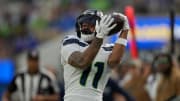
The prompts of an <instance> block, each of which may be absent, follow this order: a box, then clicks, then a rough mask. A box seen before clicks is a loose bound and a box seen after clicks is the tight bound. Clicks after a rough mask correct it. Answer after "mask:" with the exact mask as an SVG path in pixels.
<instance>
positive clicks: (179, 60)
mask: <svg viewBox="0 0 180 101" xmlns="http://www.w3.org/2000/svg"><path fill="white" fill-rule="evenodd" d="M177 62H178V66H179V69H180V55H179V56H178V57H177Z"/></svg>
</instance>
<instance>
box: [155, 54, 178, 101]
mask: <svg viewBox="0 0 180 101" xmlns="http://www.w3.org/2000/svg"><path fill="white" fill-rule="evenodd" d="M155 60H156V61H155V66H156V69H157V72H158V73H160V76H161V79H160V82H159V84H158V87H157V96H156V100H155V101H174V100H175V101H178V99H179V98H178V97H179V96H180V86H179V85H180V71H179V69H178V68H177V67H174V64H173V60H172V57H171V55H170V54H164V53H162V54H158V55H157V56H156V57H155Z"/></svg>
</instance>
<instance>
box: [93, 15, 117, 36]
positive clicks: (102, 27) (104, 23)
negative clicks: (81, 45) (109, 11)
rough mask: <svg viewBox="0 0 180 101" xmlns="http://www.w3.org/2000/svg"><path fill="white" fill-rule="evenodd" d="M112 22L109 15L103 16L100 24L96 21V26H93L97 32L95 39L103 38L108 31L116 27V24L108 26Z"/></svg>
mask: <svg viewBox="0 0 180 101" xmlns="http://www.w3.org/2000/svg"><path fill="white" fill-rule="evenodd" d="M113 21H114V19H113V18H112V17H111V16H110V15H105V16H103V17H102V19H101V20H100V22H99V21H96V26H95V29H96V32H97V34H96V37H97V38H104V37H105V36H107V35H108V33H109V31H110V30H111V29H113V28H114V27H115V26H116V24H113V25H112V26H110V25H111V24H112V22H113Z"/></svg>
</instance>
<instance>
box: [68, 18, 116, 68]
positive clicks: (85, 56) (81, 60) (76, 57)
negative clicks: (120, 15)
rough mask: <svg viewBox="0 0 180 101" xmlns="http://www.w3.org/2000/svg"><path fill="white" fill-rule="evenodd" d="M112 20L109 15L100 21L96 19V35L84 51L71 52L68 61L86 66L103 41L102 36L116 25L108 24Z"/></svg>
mask: <svg viewBox="0 0 180 101" xmlns="http://www.w3.org/2000/svg"><path fill="white" fill-rule="evenodd" d="M113 20H114V19H113V18H111V16H106V15H105V16H103V17H102V19H101V21H100V22H98V21H96V32H97V35H96V37H95V38H94V39H93V41H92V43H91V44H90V45H89V46H88V48H87V49H86V50H85V51H83V52H80V51H76V52H73V53H72V54H71V55H70V57H69V59H68V63H69V64H71V65H72V66H74V67H77V68H81V69H84V68H87V67H88V66H89V65H90V64H91V63H92V61H93V59H94V58H95V56H96V54H97V53H98V51H99V49H100V47H101V45H102V43H103V38H104V37H105V36H106V35H107V34H108V33H109V31H110V30H111V29H112V28H114V27H115V26H116V25H112V26H110V25H111V23H112V22H113Z"/></svg>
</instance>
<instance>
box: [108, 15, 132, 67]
mask: <svg viewBox="0 0 180 101" xmlns="http://www.w3.org/2000/svg"><path fill="white" fill-rule="evenodd" d="M117 14H119V16H120V17H121V19H122V20H123V21H124V26H123V29H122V31H121V33H120V34H119V36H118V39H117V40H116V43H115V45H114V47H113V49H112V53H111V54H110V55H109V58H108V65H109V67H110V68H113V67H115V66H117V65H118V64H119V62H120V60H121V58H122V56H123V54H124V50H125V47H126V45H127V36H128V31H129V24H128V20H127V17H126V16H124V15H123V14H120V13H117Z"/></svg>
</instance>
